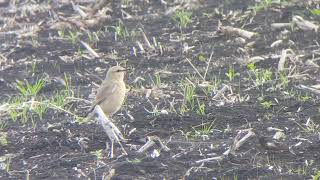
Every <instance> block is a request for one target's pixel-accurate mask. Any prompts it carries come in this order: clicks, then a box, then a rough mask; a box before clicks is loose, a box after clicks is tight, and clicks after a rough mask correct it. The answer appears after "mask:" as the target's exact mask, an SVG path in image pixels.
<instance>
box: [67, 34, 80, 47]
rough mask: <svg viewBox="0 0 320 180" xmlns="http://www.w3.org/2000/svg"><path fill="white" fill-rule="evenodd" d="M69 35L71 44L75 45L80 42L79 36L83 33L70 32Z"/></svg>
mask: <svg viewBox="0 0 320 180" xmlns="http://www.w3.org/2000/svg"><path fill="white" fill-rule="evenodd" d="M68 33H69V34H68V35H67V38H68V40H69V41H70V42H71V44H73V45H75V44H77V42H78V41H79V36H80V34H81V33H79V32H76V31H69V32H68Z"/></svg>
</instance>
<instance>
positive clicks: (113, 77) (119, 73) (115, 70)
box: [106, 66, 127, 81]
mask: <svg viewBox="0 0 320 180" xmlns="http://www.w3.org/2000/svg"><path fill="white" fill-rule="evenodd" d="M126 71H127V69H125V68H123V67H121V66H113V67H111V68H109V70H108V72H107V76H106V80H110V81H123V79H124V74H125V72H126Z"/></svg>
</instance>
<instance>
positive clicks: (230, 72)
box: [226, 66, 239, 82]
mask: <svg viewBox="0 0 320 180" xmlns="http://www.w3.org/2000/svg"><path fill="white" fill-rule="evenodd" d="M238 75H239V74H238V73H236V72H235V70H234V68H233V66H229V69H228V72H227V73H226V76H227V77H228V79H229V82H231V81H233V79H234V78H235V77H236V76H238Z"/></svg>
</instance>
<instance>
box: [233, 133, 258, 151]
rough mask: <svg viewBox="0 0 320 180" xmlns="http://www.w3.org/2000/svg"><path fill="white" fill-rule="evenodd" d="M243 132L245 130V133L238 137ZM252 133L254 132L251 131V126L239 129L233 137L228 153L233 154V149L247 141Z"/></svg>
mask: <svg viewBox="0 0 320 180" xmlns="http://www.w3.org/2000/svg"><path fill="white" fill-rule="evenodd" d="M243 132H247V134H246V135H245V136H244V137H242V138H241V139H240V137H241V136H242V133H243ZM254 135H255V133H254V132H253V131H252V129H251V128H250V129H246V130H240V131H239V132H238V134H237V136H236V137H235V138H234V141H233V145H232V146H231V147H230V153H231V154H235V151H236V150H238V149H239V148H240V147H241V146H242V145H243V144H244V143H245V142H247V141H248V139H249V138H250V137H252V136H254Z"/></svg>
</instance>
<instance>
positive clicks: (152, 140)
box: [137, 136, 170, 153]
mask: <svg viewBox="0 0 320 180" xmlns="http://www.w3.org/2000/svg"><path fill="white" fill-rule="evenodd" d="M147 138H148V141H147V142H146V144H144V145H143V146H142V147H141V148H140V149H138V151H137V152H138V153H143V152H145V151H147V150H148V149H149V148H151V147H152V146H154V145H158V146H159V147H160V148H161V149H163V150H164V151H166V152H168V151H170V148H168V147H167V146H166V145H165V144H163V143H162V141H161V140H160V138H159V137H157V136H148V137H147Z"/></svg>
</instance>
